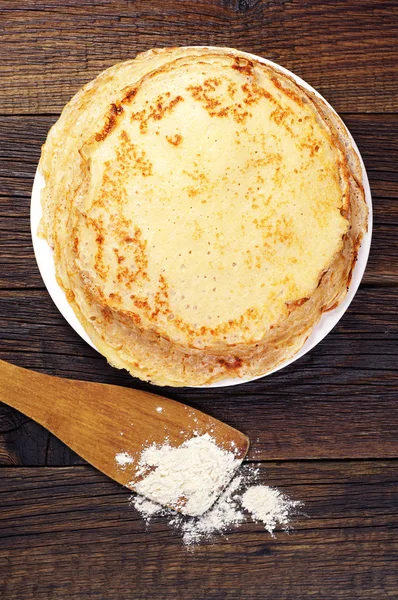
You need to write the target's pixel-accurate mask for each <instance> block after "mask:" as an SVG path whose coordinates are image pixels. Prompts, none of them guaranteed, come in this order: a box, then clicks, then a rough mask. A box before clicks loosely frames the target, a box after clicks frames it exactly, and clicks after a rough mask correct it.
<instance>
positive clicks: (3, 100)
mask: <svg viewBox="0 0 398 600" xmlns="http://www.w3.org/2000/svg"><path fill="white" fill-rule="evenodd" d="M0 28H1V37H0V55H1V68H0V72H1V87H0V113H1V119H0V196H1V198H0V219H1V220H0V227H1V238H0V262H1V268H0V327H1V335H0V357H1V358H2V359H5V360H9V361H10V362H14V363H15V364H18V365H21V366H24V367H28V368H31V369H36V370H38V371H42V372H45V373H52V374H56V375H60V376H65V377H72V378H85V379H89V380H91V381H105V382H112V383H118V384H124V385H128V386H136V387H139V388H142V389H151V390H153V391H157V390H156V389H155V388H152V387H151V386H149V385H145V384H142V383H139V382H137V381H135V380H132V379H130V378H129V377H128V376H127V375H126V374H125V373H121V372H118V371H116V370H114V369H112V368H111V367H110V366H108V365H107V364H106V362H105V360H104V359H103V358H102V357H101V356H99V355H98V354H97V353H96V352H94V351H93V350H92V349H91V348H90V347H89V346H87V344H85V343H84V342H83V341H82V340H81V339H80V338H79V337H78V336H77V335H76V334H75V333H74V331H73V330H72V329H71V328H70V327H69V326H68V325H67V323H66V322H65V321H64V319H63V318H62V316H61V315H60V314H59V313H58V312H57V309H56V308H55V306H54V305H53V303H52V301H51V299H50V297H49V296H48V294H47V292H46V290H45V289H44V286H43V283H42V280H41V278H40V275H39V272H38V269H37V267H36V263H35V259H34V255H33V250H32V245H31V238H30V229H29V202H30V190H31V187H32V181H33V176H34V173H35V168H36V164H37V161H38V159H39V155H40V146H41V144H42V143H43V142H44V140H45V137H46V133H47V131H48V129H49V127H50V126H51V125H52V123H54V121H55V120H56V119H57V117H58V115H59V113H60V110H61V108H62V106H63V105H64V104H65V103H66V102H67V101H68V100H69V98H70V97H71V96H72V94H73V93H74V92H75V91H76V90H77V89H78V88H79V87H80V86H81V85H82V84H83V83H85V82H86V81H88V80H90V79H91V78H93V77H94V76H95V75H96V74H97V73H98V72H99V71H101V70H102V69H104V68H106V67H108V66H109V65H111V64H113V63H114V62H117V61H120V60H123V59H126V58H129V57H132V56H134V55H135V54H136V53H137V52H138V51H142V50H145V49H147V48H150V47H153V46H167V45H184V44H215V45H223V46H232V47H237V48H240V49H242V50H247V51H250V52H255V53H257V54H260V55H263V56H265V57H267V58H270V59H271V60H274V61H276V62H278V63H280V64H281V65H283V66H285V67H287V68H288V69H291V70H293V71H294V72H295V73H297V74H298V75H300V76H302V77H303V78H304V79H305V80H306V81H308V82H309V83H311V84H312V85H313V86H314V87H315V88H317V89H318V90H319V91H320V92H321V93H322V94H323V95H324V96H325V98H327V100H329V101H330V102H331V104H332V105H333V106H334V107H335V109H336V110H337V111H338V112H339V113H340V114H341V115H342V117H343V119H344V120H345V121H346V123H347V125H348V126H349V128H350V130H351V132H352V133H353V135H354V137H355V139H356V141H357V143H358V146H359V148H360V151H361V152H362V155H363V158H364V160H365V163H366V167H367V169H368V173H369V178H370V183H371V188H372V191H373V198H374V209H375V217H374V225H375V227H374V238H373V247H372V251H371V256H370V260H369V265H368V269H367V271H366V274H365V277H364V280H363V284H362V285H361V287H360V290H359V292H358V294H357V296H356V298H355V300H354V302H353V304H352V305H351V307H350V309H349V311H348V313H347V314H346V315H345V316H344V318H343V319H342V321H341V322H340V323H339V325H338V326H337V327H336V328H335V330H334V331H333V332H332V333H331V334H330V335H329V336H328V337H327V338H326V339H325V340H324V341H323V342H322V343H321V344H320V345H319V346H318V347H317V348H316V349H315V350H313V351H312V352H311V353H309V354H307V355H306V356H305V357H303V358H301V359H300V360H299V361H298V362H296V363H294V364H293V365H291V366H289V367H288V368H286V369H284V370H283V371H280V372H278V373H276V374H274V375H272V376H270V377H267V378H265V379H262V380H260V381H256V382H254V383H249V384H246V385H243V386H238V387H233V388H230V389H211V390H195V389H193V390H174V389H166V390H162V391H163V392H164V393H165V394H166V395H169V396H170V397H173V398H176V399H180V400H183V401H185V402H187V403H189V404H191V405H192V406H194V407H197V408H200V409H202V410H204V411H207V412H209V413H210V414H212V415H214V416H215V417H218V418H219V419H223V420H225V421H226V422H228V423H230V424H231V425H234V426H236V427H238V428H239V429H241V430H242V431H244V432H246V433H247V434H248V435H249V436H250V438H251V440H252V448H251V452H250V455H249V460H251V461H254V462H256V463H257V464H258V466H259V469H260V470H261V474H262V477H263V479H264V481H266V482H268V483H269V484H272V485H276V486H278V487H280V488H281V489H282V490H284V491H286V492H287V493H288V494H290V495H291V496H292V497H293V498H297V499H300V500H303V501H304V502H305V505H306V508H305V512H306V513H307V515H308V518H304V517H303V518H301V519H300V520H298V521H297V522H296V524H295V530H294V531H293V532H291V533H290V534H287V533H283V532H280V533H278V534H277V537H276V538H271V537H270V535H268V534H267V533H266V532H265V531H264V530H263V529H262V527H261V526H260V525H257V524H254V523H250V524H246V525H244V526H243V527H241V528H240V529H238V530H236V531H234V532H232V533H231V534H229V535H228V538H224V537H216V538H215V539H214V540H213V541H212V542H211V543H208V544H207V543H206V544H203V545H202V546H199V547H197V548H196V549H195V550H194V551H187V550H186V549H185V548H184V547H183V546H182V544H181V540H180V537H179V536H178V535H177V534H175V533H173V532H172V531H170V530H169V529H168V528H167V526H166V523H165V521H163V520H162V519H159V520H156V521H154V522H153V524H152V525H151V526H149V527H148V528H146V527H145V525H144V523H143V521H142V520H141V518H140V517H139V515H138V514H137V513H136V512H135V510H134V509H133V508H132V507H131V506H130V505H129V502H128V497H129V492H128V491H126V490H124V489H122V488H121V487H119V486H118V485H117V484H115V483H113V482H112V481H109V480H108V479H107V478H106V477H105V476H103V475H101V474H100V473H98V472H96V471H95V470H94V469H93V468H91V467H90V466H87V465H86V464H84V462H83V461H81V460H80V459H79V458H78V457H77V456H75V455H74V454H73V453H72V452H71V451H69V450H68V449H67V448H66V447H65V446H63V445H62V444H61V443H60V442H59V441H58V440H57V439H55V438H54V437H53V436H52V435H49V434H48V433H47V432H46V431H45V430H43V429H42V428H41V427H39V426H38V425H36V424H35V423H33V422H31V421H29V420H28V419H27V418H25V417H24V416H23V415H21V414H18V413H17V412H15V411H14V410H11V409H9V408H7V407H6V406H4V405H0V465H1V469H0V539H1V542H0V597H1V598H2V599H4V600H14V599H24V600H30V599H34V600H44V599H51V600H54V599H56V600H58V599H82V600H86V599H90V598H100V599H104V600H112V599H115V600H116V599H118V600H119V599H121V600H130V599H132V598H134V599H138V598H139V599H144V600H146V599H156V600H162V599H164V598H166V599H179V600H185V599H190V600H191V599H204V598H210V599H217V600H218V599H236V600H237V599H241V598H244V599H258V598H261V599H268V598H273V599H277V600H300V599H307V598H316V599H317V600H322V599H325V600H332V599H340V598H344V599H347V600H354V599H360V600H365V599H370V598H374V599H377V600H381V599H382V598H383V599H384V598H397V597H398V567H397V561H396V559H397V555H398V542H397V536H398V531H397V525H398V510H397V505H398V484H397V480H398V460H397V459H398V443H397V427H398V402H397V395H398V394H397V391H398V374H397V350H398V341H397V340H398V314H397V302H398V287H397V284H398V247H397V234H398V230H397V223H398V203H397V197H398V175H397V164H398V143H397V139H398V114H397V107H398V105H397V100H398V85H397V83H398V82H397V64H398V46H397V36H398V5H397V3H396V2H392V1H391V2H388V1H385V0H384V1H383V0H380V1H378V2H371V1H369V0H349V1H347V2H338V1H334V2H321V1H319V2H318V1H316V2H304V1H299V0H297V1H289V0H267V1H261V0H260V1H259V0H196V1H195V0H191V1H188V0H136V1H133V0H36V1H35V0H23V1H22V0H0Z"/></svg>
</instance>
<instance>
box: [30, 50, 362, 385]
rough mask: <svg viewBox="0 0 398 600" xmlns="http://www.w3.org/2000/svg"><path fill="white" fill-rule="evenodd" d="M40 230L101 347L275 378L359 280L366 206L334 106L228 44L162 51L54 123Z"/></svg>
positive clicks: (165, 368)
mask: <svg viewBox="0 0 398 600" xmlns="http://www.w3.org/2000/svg"><path fill="white" fill-rule="evenodd" d="M39 168H40V171H41V172H42V173H43V175H44V178H45V188H44V190H43V192H42V207H43V218H42V221H41V234H42V235H43V236H44V237H45V238H46V239H47V241H48V243H49V244H50V245H51V246H52V248H53V249H54V260H55V265H56V272H57V279H58V282H59V284H60V285H61V286H62V288H63V289H64V290H65V293H66V295H67V298H68V301H69V303H70V304H71V305H72V306H73V308H74V310H75V313H76V315H77V317H78V318H79V320H80V322H81V323H82V324H83V326H84V328H85V330H86V331H87V333H88V335H89V336H90V338H91V339H92V341H93V343H94V344H95V346H96V347H97V348H98V349H99V350H100V352H101V353H102V354H103V355H104V356H105V357H106V358H107V359H108V361H109V362H110V363H111V364H112V365H114V366H116V367H119V368H125V369H127V370H128V371H129V372H130V373H131V374H132V375H134V376H136V377H140V378H141V379H144V380H149V381H152V382H153V383H156V384H158V385H173V386H183V385H203V384H208V383H211V382H214V381H217V380H220V379H224V378H228V377H243V378H251V377H254V376H257V375H262V374H265V373H267V372H268V371H269V370H271V369H273V368H275V367H276V366H277V365H278V364H279V363H281V362H282V361H284V360H286V359H288V358H290V357H292V356H293V355H294V354H295V353H296V352H297V351H298V350H299V349H300V347H301V346H302V345H303V343H304V342H305V340H306V338H307V337H308V336H309V334H310V333H311V331H312V329H313V327H314V325H315V324H316V323H317V322H318V321H319V319H320V317H321V315H322V313H323V312H324V311H327V310H330V309H331V308H334V307H335V306H337V305H338V304H339V302H340V301H341V300H342V298H343V297H344V295H345V293H346V290H347V287H348V285H349V283H350V277H351V272H352V269H353V266H354V264H355V260H356V256H357V251H358V248H359V246H360V242H361V238H362V235H363V233H364V231H365V229H366V222H367V209H366V204H365V200H364V192H363V187H362V183H361V177H362V175H361V165H360V162H359V159H358V156H357V154H356V153H355V151H354V149H353V148H352V145H351V142H350V138H349V135H348V133H347V131H346V129H345V127H344V125H343V123H342V122H341V121H340V119H339V118H338V117H337V116H336V114H335V113H334V112H333V111H331V110H330V108H329V107H327V106H326V105H325V103H324V102H323V101H322V100H321V99H319V98H318V97H317V96H316V95H315V94H312V93H310V92H308V91H307V90H305V89H303V88H302V87H301V86H299V85H298V84H297V83H296V82H295V81H294V80H293V79H291V78H290V77H288V76H286V75H285V74H283V73H282V72H281V71H279V69H276V68H274V67H272V66H269V65H266V64H263V63H262V62H260V61H259V60H255V59H253V57H250V56H249V55H247V54H244V53H241V52H238V51H236V50H231V49H224V48H220V49H214V48H189V47H188V48H168V49H163V50H151V51H149V52H146V53H144V54H141V55H139V56H137V57H136V58H135V59H134V60H130V61H126V62H123V63H120V64H118V65H115V66H113V67H111V68H110V69H108V70H106V71H104V72H103V73H101V74H100V75H99V76H98V77H97V78H96V79H95V80H94V81H92V82H90V83H89V84H88V85H86V86H85V87H84V88H83V89H82V90H80V91H79V92H78V93H77V94H76V96H75V97H74V98H73V99H72V100H71V101H70V102H69V104H68V105H67V106H66V107H65V109H64V110H63V112H62V115H61V117H60V118H59V120H58V121H57V123H56V124H55V125H54V126H53V128H52V129H51V131H50V133H49V135H48V139H47V141H46V144H45V146H44V147H43V152H42V158H41V161H40V165H39Z"/></svg>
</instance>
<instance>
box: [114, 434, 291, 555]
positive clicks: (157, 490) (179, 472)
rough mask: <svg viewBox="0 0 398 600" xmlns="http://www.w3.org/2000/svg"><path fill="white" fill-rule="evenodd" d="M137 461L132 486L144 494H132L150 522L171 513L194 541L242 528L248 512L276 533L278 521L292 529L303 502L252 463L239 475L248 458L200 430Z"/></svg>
mask: <svg viewBox="0 0 398 600" xmlns="http://www.w3.org/2000/svg"><path fill="white" fill-rule="evenodd" d="M116 462H117V463H118V464H119V465H121V467H122V468H124V467H125V465H127V464H131V463H132V462H133V457H131V456H130V455H128V454H127V453H126V452H121V453H119V454H118V455H117V457H116ZM137 462H138V466H139V469H138V471H137V476H136V479H135V480H134V481H131V482H130V484H129V485H131V486H132V487H135V489H136V490H137V492H138V493H139V494H142V495H137V496H132V497H131V501H132V504H133V505H134V507H135V508H136V510H137V511H138V512H139V513H140V514H141V515H142V517H143V518H144V519H145V521H146V522H147V523H149V522H150V521H151V519H152V518H153V517H155V516H163V517H166V519H167V523H168V525H169V526H170V527H173V528H174V529H176V530H177V531H179V532H180V533H181V535H182V539H183V542H184V543H185V544H186V545H188V546H191V545H194V544H197V543H200V542H201V541H203V540H207V539H209V538H211V537H212V536H213V535H214V534H223V533H225V532H227V531H228V530H229V529H231V528H233V527H238V526H239V525H240V524H242V523H243V522H245V521H247V519H248V517H250V518H251V519H252V520H253V521H256V522H261V523H263V525H264V528H265V529H266V530H267V531H268V532H269V533H270V534H271V535H274V530H275V528H276V527H277V526H281V527H282V528H283V529H287V528H288V526H289V523H290V519H291V517H292V516H293V515H294V514H295V513H296V512H297V510H298V508H299V507H300V506H302V504H301V503H300V502H297V501H294V500H290V499H289V498H288V497H287V496H286V495H285V494H283V493H281V492H280V491H279V490H277V489H275V488H272V487H269V486H266V485H260V484H259V481H258V479H259V472H258V470H257V469H256V468H254V467H252V466H250V465H249V466H247V465H245V466H244V467H242V468H241V469H240V472H239V473H238V474H236V475H235V476H234V473H235V471H236V469H237V468H238V467H239V466H240V464H241V462H242V461H241V460H238V459H237V458H236V457H235V454H234V451H233V450H232V451H230V452H229V451H226V450H224V449H222V448H220V447H219V446H217V444H216V443H215V441H214V439H213V438H212V437H211V436H210V435H209V434H204V435H195V436H194V437H192V438H191V439H189V440H187V441H186V442H184V443H183V444H182V445H181V446H179V447H177V448H173V447H171V446H170V445H169V444H167V443H166V444H164V445H163V446H156V445H152V446H149V447H148V448H146V449H144V450H143V452H142V454H141V456H140V457H138V460H137ZM232 477H233V479H232V481H231V478H232ZM141 478H142V479H141ZM226 486H227V487H226ZM224 488H225V489H224ZM223 489H224V491H223V492H222V493H221V495H220V496H219V494H220V492H221V491H222V490H223ZM218 496H219V497H218ZM217 498H218V499H217ZM167 505H168V506H174V507H177V508H178V511H179V512H176V511H175V510H172V509H171V508H167Z"/></svg>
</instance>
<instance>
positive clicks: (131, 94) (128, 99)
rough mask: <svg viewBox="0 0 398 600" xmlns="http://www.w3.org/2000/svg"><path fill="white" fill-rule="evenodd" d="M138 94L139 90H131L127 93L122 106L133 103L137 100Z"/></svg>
mask: <svg viewBox="0 0 398 600" xmlns="http://www.w3.org/2000/svg"><path fill="white" fill-rule="evenodd" d="M137 92H138V88H136V87H135V88H133V89H132V90H130V91H129V92H127V94H126V95H125V96H124V98H123V100H122V104H125V103H129V102H131V100H133V99H134V98H135V96H136V95H137Z"/></svg>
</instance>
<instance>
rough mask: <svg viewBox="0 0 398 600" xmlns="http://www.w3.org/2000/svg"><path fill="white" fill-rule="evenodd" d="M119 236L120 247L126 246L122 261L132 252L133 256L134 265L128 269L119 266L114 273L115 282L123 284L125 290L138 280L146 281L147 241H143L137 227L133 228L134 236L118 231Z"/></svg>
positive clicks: (147, 278)
mask: <svg viewBox="0 0 398 600" xmlns="http://www.w3.org/2000/svg"><path fill="white" fill-rule="evenodd" d="M119 234H120V246H121V247H123V246H126V248H125V251H124V255H123V260H124V259H125V257H126V256H129V254H131V252H132V253H133V256H134V264H133V265H132V266H129V267H127V266H119V267H118V268H117V271H116V279H117V281H118V282H119V283H122V282H123V283H124V284H125V286H126V287H127V288H130V287H131V286H132V285H133V284H134V282H135V281H136V280H137V279H138V278H141V279H146V280H147V281H148V280H149V277H148V272H147V269H148V257H147V253H146V247H147V241H146V240H144V239H143V237H142V231H141V229H140V228H139V227H135V228H134V235H131V234H130V235H127V234H125V233H124V231H123V230H121V231H119ZM118 252H119V251H118ZM118 262H119V261H118ZM120 262H122V261H120ZM120 262H119V264H120Z"/></svg>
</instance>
